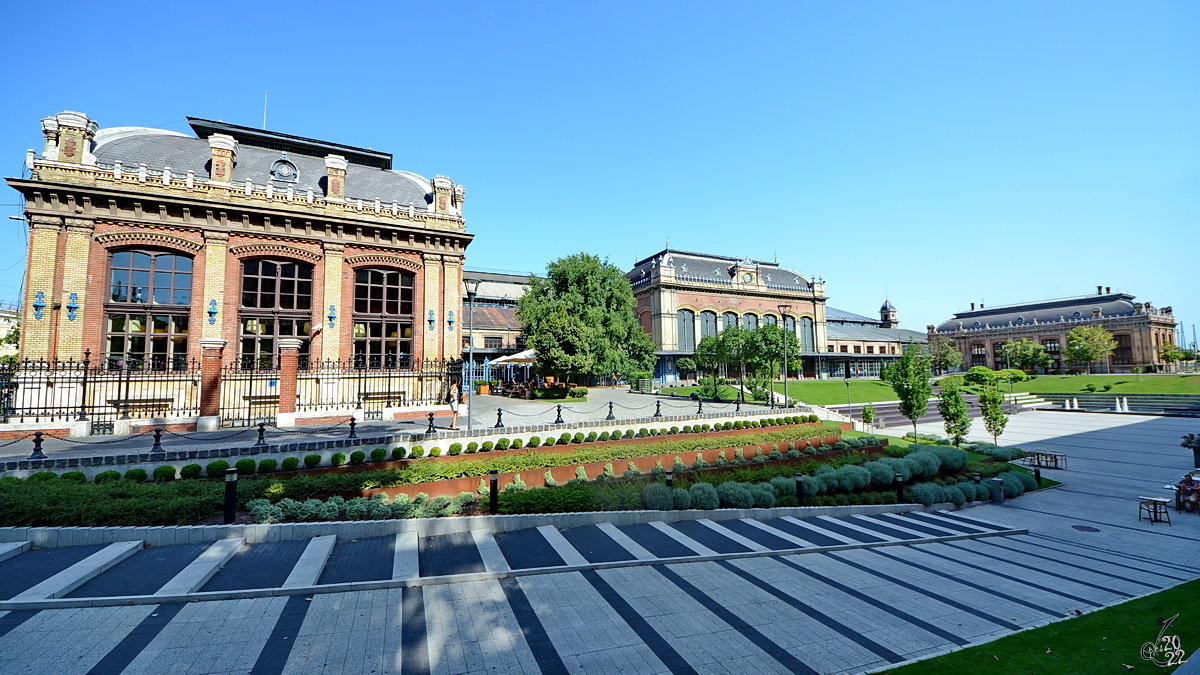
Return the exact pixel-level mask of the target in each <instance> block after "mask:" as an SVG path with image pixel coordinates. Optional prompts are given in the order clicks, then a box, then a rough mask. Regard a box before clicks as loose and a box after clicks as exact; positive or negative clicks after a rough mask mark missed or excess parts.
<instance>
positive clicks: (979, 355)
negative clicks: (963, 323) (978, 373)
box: [971, 345, 987, 368]
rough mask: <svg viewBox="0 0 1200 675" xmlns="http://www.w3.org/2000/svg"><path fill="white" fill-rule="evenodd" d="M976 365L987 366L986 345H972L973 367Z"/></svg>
mask: <svg viewBox="0 0 1200 675" xmlns="http://www.w3.org/2000/svg"><path fill="white" fill-rule="evenodd" d="M975 366H984V367H987V346H986V345H971V367H972V368H974V367H975Z"/></svg>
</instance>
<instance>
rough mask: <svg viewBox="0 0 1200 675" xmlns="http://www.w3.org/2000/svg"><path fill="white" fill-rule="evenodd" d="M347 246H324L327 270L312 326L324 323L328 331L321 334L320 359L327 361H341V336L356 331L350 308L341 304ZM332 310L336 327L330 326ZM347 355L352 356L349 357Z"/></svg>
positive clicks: (325, 330) (324, 330)
mask: <svg viewBox="0 0 1200 675" xmlns="http://www.w3.org/2000/svg"><path fill="white" fill-rule="evenodd" d="M345 253H346V247H345V246H343V245H342V244H334V243H326V244H325V269H324V288H323V291H322V293H321V302H320V303H319V304H316V305H314V306H313V311H314V313H315V314H316V316H314V317H313V325H314V326H315V325H318V324H320V323H324V324H325V328H324V329H323V330H322V331H321V333H322V335H321V358H322V359H323V360H325V361H340V360H341V359H342V357H343V354H342V340H341V339H340V336H342V335H350V333H349V332H348V331H349V330H353V328H354V326H353V323H352V321H351V315H352V313H353V312H351V308H350V307H344V306H343V305H342V302H341V299H342V284H343V279H342V272H343V270H342V267H343V265H342V260H343V259H344V257H345ZM330 306H332V307H333V310H334V313H335V314H337V318H336V319H334V322H333V326H332V327H331V326H330V325H329V313H330V312H329V309H330ZM345 356H349V354H346V355H345Z"/></svg>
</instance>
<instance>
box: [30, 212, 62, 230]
mask: <svg viewBox="0 0 1200 675" xmlns="http://www.w3.org/2000/svg"><path fill="white" fill-rule="evenodd" d="M29 226H30V227H32V228H33V229H35V230H57V229H58V228H60V227H62V218H60V217H59V216H42V215H32V214H31V215H30V216H29Z"/></svg>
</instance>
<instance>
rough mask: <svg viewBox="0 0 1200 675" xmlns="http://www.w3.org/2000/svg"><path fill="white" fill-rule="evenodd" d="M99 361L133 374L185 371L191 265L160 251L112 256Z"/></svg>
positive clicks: (184, 260) (185, 258)
mask: <svg viewBox="0 0 1200 675" xmlns="http://www.w3.org/2000/svg"><path fill="white" fill-rule="evenodd" d="M108 279H109V292H108V299H107V301H106V302H105V351H106V354H105V358H106V362H107V364H108V367H109V368H113V369H116V368H120V367H121V364H122V362H124V363H127V364H128V365H129V367H130V368H131V369H134V370H141V369H147V370H167V369H170V370H185V369H186V368H187V349H188V342H187V339H188V312H189V305H191V302H192V259H191V258H189V257H187V256H182V255H178V254H175V253H168V252H166V251H151V250H135V251H117V252H115V253H113V254H112V258H111V260H110V261H109V277H108Z"/></svg>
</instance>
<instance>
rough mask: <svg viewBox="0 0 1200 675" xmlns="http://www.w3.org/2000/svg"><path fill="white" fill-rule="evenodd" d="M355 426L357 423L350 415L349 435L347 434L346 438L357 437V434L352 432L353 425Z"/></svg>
mask: <svg viewBox="0 0 1200 675" xmlns="http://www.w3.org/2000/svg"><path fill="white" fill-rule="evenodd" d="M356 426H358V423H357V422H355V421H354V418H353V417H351V418H350V435H349V436H347V437H346V438H358V434H356V433H354V427H356Z"/></svg>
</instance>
